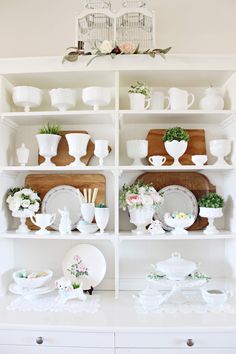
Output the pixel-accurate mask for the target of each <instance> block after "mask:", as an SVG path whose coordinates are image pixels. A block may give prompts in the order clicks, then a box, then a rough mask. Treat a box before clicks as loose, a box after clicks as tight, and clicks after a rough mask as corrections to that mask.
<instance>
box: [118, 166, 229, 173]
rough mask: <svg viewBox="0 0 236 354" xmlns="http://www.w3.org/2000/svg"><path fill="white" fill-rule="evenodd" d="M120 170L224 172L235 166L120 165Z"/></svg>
mask: <svg viewBox="0 0 236 354" xmlns="http://www.w3.org/2000/svg"><path fill="white" fill-rule="evenodd" d="M119 168H120V170H122V171H125V172H134V171H166V172H168V171H182V172H188V171H212V172H214V171H216V172H223V171H233V170H234V169H235V166H233V165H224V166H215V165H204V166H201V167H199V166H195V165H182V166H171V165H170V166H161V167H155V166H120V167H119Z"/></svg>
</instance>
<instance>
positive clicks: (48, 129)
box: [39, 123, 61, 135]
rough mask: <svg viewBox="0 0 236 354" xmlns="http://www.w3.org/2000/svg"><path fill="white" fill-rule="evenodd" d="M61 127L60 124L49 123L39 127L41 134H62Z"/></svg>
mask: <svg viewBox="0 0 236 354" xmlns="http://www.w3.org/2000/svg"><path fill="white" fill-rule="evenodd" d="M60 132H61V127H60V125H58V124H50V123H47V124H46V125H45V126H43V127H42V128H40V129H39V134H53V135H60Z"/></svg>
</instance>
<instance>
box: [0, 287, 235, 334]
mask: <svg viewBox="0 0 236 354" xmlns="http://www.w3.org/2000/svg"><path fill="white" fill-rule="evenodd" d="M133 293H135V292H128V291H124V292H121V294H120V297H119V299H118V300H115V299H114V293H113V292H108V291H106V292H102V294H101V307H100V310H99V311H98V312H97V313H96V314H86V316H85V315H84V314H83V313H81V314H71V313H69V312H61V313H54V312H47V313H40V312H18V311H8V310H6V307H7V306H8V304H9V303H10V302H11V301H13V300H14V298H15V296H13V295H9V296H6V297H3V298H1V299H0V329H2V330H3V329H22V330H24V329H31V330H34V329H35V330H37V329H43V330H59V331H67V330H70V331H93V332H96V331H97V332H99V331H109V332H111V331H123V332H132V331H134V332H135V331H138V332H141V331H142V332H147V331H149V332H150V331H152V332H173V331H180V332H182V331H186V330H188V331H189V330H191V331H199V332H203V331H206V330H207V331H213V332H219V331H225V332H227V331H228V332H232V331H236V317H235V314H226V313H222V314H213V313H208V314H203V315H201V314H182V313H181V314H180V313H179V314H178V313H177V314H173V315H171V314H165V313H163V314H138V313H137V312H136V310H135V306H134V300H133V298H132V294H133Z"/></svg>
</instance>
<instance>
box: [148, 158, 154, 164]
mask: <svg viewBox="0 0 236 354" xmlns="http://www.w3.org/2000/svg"><path fill="white" fill-rule="evenodd" d="M148 160H149V162H150V163H151V164H152V165H153V159H152V156H150V157H149V158H148Z"/></svg>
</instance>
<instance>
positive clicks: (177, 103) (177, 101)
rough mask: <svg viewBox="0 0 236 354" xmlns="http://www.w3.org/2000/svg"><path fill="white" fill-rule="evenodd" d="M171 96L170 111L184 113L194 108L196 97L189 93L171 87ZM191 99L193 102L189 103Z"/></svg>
mask: <svg viewBox="0 0 236 354" xmlns="http://www.w3.org/2000/svg"><path fill="white" fill-rule="evenodd" d="M169 96H170V109H171V110H173V111H184V110H186V109H188V108H189V107H191V106H192V104H193V102H194V95H193V94H192V93H188V91H185V90H181V89H179V88H177V87H171V88H170V89H169ZM189 97H191V101H190V102H188V100H189Z"/></svg>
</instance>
